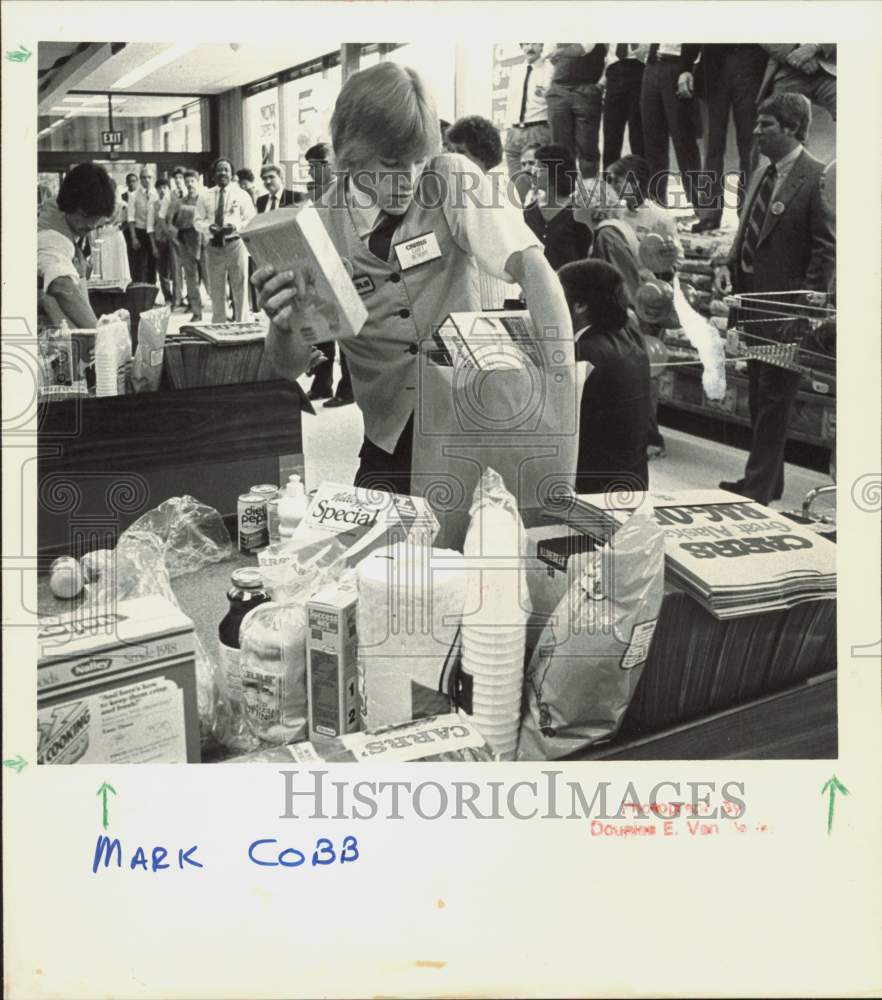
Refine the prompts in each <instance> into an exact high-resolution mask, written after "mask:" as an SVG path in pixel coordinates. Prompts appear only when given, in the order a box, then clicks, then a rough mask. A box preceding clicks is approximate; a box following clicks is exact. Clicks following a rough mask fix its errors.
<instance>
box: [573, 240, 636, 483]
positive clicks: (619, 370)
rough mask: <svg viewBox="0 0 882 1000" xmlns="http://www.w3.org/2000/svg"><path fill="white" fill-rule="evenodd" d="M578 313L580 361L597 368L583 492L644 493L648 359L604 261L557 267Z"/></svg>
mask: <svg viewBox="0 0 882 1000" xmlns="http://www.w3.org/2000/svg"><path fill="white" fill-rule="evenodd" d="M558 277H559V278H560V283H561V285H562V286H563V290H564V295H565V296H566V299H567V304H568V305H569V308H570V313H571V315H572V318H573V330H574V331H576V332H575V337H576V360H577V361H588V362H590V364H591V365H592V366H593V367H592V370H591V372H590V374H589V375H588V379H587V381H586V383H585V388H584V389H583V391H582V404H581V412H580V418H579V460H578V464H577V466H576V492H577V493H603V492H606V491H607V490H610V489H615V488H617V487H618V488H623V489H628V490H646V489H648V487H649V470H648V469H647V462H646V445H647V432H648V431H647V429H648V427H649V407H650V378H649V358H648V356H647V353H646V348H645V347H644V343H643V338H642V336H641V335H640V333H639V332H638V331H637V330H636V329H635V328H634V327H632V326H631V325H629V317H628V310H627V306H626V301H627V300H626V298H625V290H624V286H623V283H622V276H621V275H620V274H619V272H618V271H617V270H616V269H615V268H614V267H612V265H610V264H607V263H606V261H600V260H584V261H578V262H575V263H572V264H567V265H565V266H564V267H563V268H561V270H560V271H559V272H558Z"/></svg>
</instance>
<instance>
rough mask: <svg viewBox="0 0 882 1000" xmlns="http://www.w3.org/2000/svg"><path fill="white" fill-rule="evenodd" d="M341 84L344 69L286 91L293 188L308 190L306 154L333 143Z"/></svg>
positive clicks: (286, 160)
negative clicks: (312, 148) (333, 115)
mask: <svg viewBox="0 0 882 1000" xmlns="http://www.w3.org/2000/svg"><path fill="white" fill-rule="evenodd" d="M340 80H341V70H340V67H339V66H335V67H333V68H331V69H330V70H329V71H328V73H327V76H325V75H323V73H322V71H321V70H319V71H317V72H315V73H310V74H309V75H308V76H302V77H300V78H299V79H297V80H291V81H290V82H289V83H286V84H284V86H283V87H282V90H283V91H284V94H283V107H284V116H285V123H284V126H285V137H286V143H285V145H286V148H285V149H284V151H283V157H282V162H283V165H284V166H285V169H286V182H287V184H288V185H289V186H290V187H294V188H296V189H299V190H305V187H306V181H307V180H308V171H307V168H306V161H305V160H304V158H303V154H304V153H305V152H306V151H307V149H309V147H310V146H313V145H315V143H317V142H330V141H331V112H332V111H333V110H334V102H335V101H336V100H337V95H338V94H339V93H340Z"/></svg>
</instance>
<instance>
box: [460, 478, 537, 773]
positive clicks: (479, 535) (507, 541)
mask: <svg viewBox="0 0 882 1000" xmlns="http://www.w3.org/2000/svg"><path fill="white" fill-rule="evenodd" d="M479 488H480V487H479ZM520 533H521V524H520V517H519V516H518V513H517V509H516V508H515V507H514V503H513V499H512V503H511V504H507V503H494V502H487V503H484V504H481V505H479V506H477V507H476V508H475V507H473V511H472V520H471V524H470V526H469V531H468V534H467V535H466V540H465V546H464V555H465V556H466V558H467V560H469V561H470V563H471V565H469V568H468V571H467V585H466V599H465V604H464V607H463V624H462V671H463V673H464V674H465V675H467V676H468V677H470V678H471V713H468V707H469V706H468V701H467V699H466V704H465V706H461V707H460V714H463V715H466V716H467V717H468V718H469V719H470V720H471V722H472V723H474V725H475V726H477V728H478V729H479V730H480V732H481V735H482V736H484V738H485V739H486V740H487V742H488V743H489V744H490V746H491V747H492V748H493V751H494V753H495V754H496V755H497V756H498V757H499V758H501V759H503V760H506V759H508V760H512V759H514V755H515V751H516V749H517V739H518V728H519V725H520V719H521V696H522V692H523V683H524V646H525V642H526V623H527V615H528V610H529V609H526V608H524V607H522V603H521V600H520V596H519V580H520V566H519V560H518V553H519V551H520V537H519V536H520Z"/></svg>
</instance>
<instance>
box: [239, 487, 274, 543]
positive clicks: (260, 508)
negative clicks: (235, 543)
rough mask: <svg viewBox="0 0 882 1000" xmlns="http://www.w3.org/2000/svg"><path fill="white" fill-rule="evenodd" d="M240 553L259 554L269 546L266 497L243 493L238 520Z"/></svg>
mask: <svg viewBox="0 0 882 1000" xmlns="http://www.w3.org/2000/svg"><path fill="white" fill-rule="evenodd" d="M236 523H237V528H238V534H239V551H240V552H246V553H248V552H257V550H258V549H264V548H266V546H267V545H269V533H268V531H267V526H266V497H262V496H261V495H260V494H259V493H243V494H242V495H241V496H240V497H239V503H238V507H237V518H236Z"/></svg>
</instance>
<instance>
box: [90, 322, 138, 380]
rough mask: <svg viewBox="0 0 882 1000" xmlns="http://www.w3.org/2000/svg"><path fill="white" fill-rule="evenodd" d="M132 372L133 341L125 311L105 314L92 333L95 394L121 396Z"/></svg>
mask: <svg viewBox="0 0 882 1000" xmlns="http://www.w3.org/2000/svg"><path fill="white" fill-rule="evenodd" d="M131 372H132V340H131V337H130V335H129V314H128V312H127V311H126V310H125V309H118V310H117V311H116V312H114V313H107V314H105V315H104V316H101V317H100V319H99V320H98V326H97V327H96V329H95V394H96V395H97V396H124V395H125V394H126V391H127V389H128V387H129V382H130V379H131Z"/></svg>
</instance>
